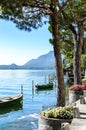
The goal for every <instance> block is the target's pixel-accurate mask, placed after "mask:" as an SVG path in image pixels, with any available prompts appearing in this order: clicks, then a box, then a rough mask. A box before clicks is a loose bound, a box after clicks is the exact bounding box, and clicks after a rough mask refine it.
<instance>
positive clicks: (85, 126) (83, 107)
mask: <svg viewBox="0 0 86 130" xmlns="http://www.w3.org/2000/svg"><path fill="white" fill-rule="evenodd" d="M85 100H86V98H85ZM76 106H77V107H78V108H79V112H80V117H78V118H74V119H73V121H72V123H71V130H86V104H80V100H78V101H77V102H76Z"/></svg>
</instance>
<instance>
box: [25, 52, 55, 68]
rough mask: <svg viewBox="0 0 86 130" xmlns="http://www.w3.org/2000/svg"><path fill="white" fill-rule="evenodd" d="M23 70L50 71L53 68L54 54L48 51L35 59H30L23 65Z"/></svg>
mask: <svg viewBox="0 0 86 130" xmlns="http://www.w3.org/2000/svg"><path fill="white" fill-rule="evenodd" d="M24 67H25V68H31V69H32V68H33V69H52V68H54V67H55V59H54V52H53V51H50V52H49V53H47V54H44V55H41V56H39V57H38V58H37V59H32V60H30V61H28V62H27V63H25V64H24Z"/></svg>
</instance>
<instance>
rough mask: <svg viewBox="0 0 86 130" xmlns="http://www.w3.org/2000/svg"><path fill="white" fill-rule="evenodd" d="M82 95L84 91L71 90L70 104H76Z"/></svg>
mask: <svg viewBox="0 0 86 130" xmlns="http://www.w3.org/2000/svg"><path fill="white" fill-rule="evenodd" d="M80 95H83V91H82V90H69V103H70V104H71V103H74V102H76V101H77V100H79V99H80Z"/></svg>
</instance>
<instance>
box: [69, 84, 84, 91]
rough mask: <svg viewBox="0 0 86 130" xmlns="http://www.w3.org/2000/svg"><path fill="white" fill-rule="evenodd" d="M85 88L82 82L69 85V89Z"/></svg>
mask: <svg viewBox="0 0 86 130" xmlns="http://www.w3.org/2000/svg"><path fill="white" fill-rule="evenodd" d="M83 89H84V85H82V84H76V85H72V86H70V87H69V90H83Z"/></svg>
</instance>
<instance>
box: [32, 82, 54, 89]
mask: <svg viewBox="0 0 86 130" xmlns="http://www.w3.org/2000/svg"><path fill="white" fill-rule="evenodd" d="M35 87H36V89H37V90H49V89H53V83H47V84H37V85H35Z"/></svg>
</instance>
